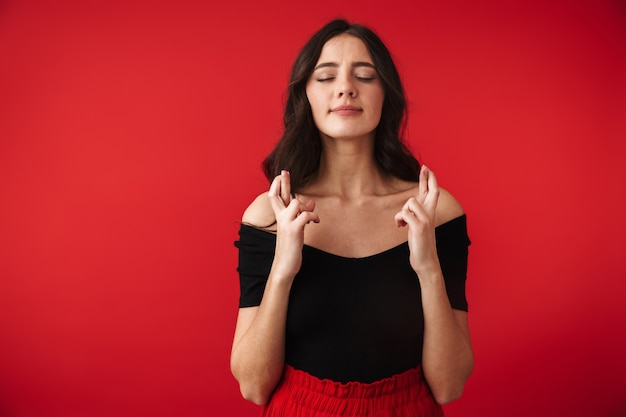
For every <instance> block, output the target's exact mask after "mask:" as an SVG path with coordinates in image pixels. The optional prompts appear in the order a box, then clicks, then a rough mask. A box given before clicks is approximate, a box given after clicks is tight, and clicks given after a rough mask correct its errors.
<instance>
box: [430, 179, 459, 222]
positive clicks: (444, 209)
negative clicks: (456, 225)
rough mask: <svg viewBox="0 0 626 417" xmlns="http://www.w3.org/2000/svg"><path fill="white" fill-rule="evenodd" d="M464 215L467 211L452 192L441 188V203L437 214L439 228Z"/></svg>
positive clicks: (438, 203) (436, 219)
mask: <svg viewBox="0 0 626 417" xmlns="http://www.w3.org/2000/svg"><path fill="white" fill-rule="evenodd" d="M463 213H465V211H464V210H463V206H461V203H459V201H458V200H457V199H456V198H454V196H453V195H452V194H450V192H448V191H447V190H445V189H443V188H441V187H439V201H438V202H437V213H436V214H435V223H436V224H437V226H439V225H441V224H444V223H446V222H449V221H450V220H452V219H456V218H457V217H459V216H461V215H463Z"/></svg>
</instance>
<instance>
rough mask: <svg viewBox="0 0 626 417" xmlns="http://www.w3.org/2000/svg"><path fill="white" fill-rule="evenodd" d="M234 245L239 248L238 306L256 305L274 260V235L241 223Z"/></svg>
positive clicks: (261, 295) (258, 302) (259, 301)
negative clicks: (237, 238)
mask: <svg viewBox="0 0 626 417" xmlns="http://www.w3.org/2000/svg"><path fill="white" fill-rule="evenodd" d="M235 246H236V247H237V248H238V249H239V265H238V266H237V272H239V285H240V295H239V307H240V308H241V307H253V306H258V305H259V304H261V299H262V298H263V292H264V291H265V284H266V283H267V277H268V276H269V273H270V269H271V267H272V262H273V261H274V249H275V247H276V235H274V234H273V233H271V232H268V231H265V230H261V229H257V228H255V227H252V226H248V225H246V224H242V225H241V228H240V229H239V240H237V241H235Z"/></svg>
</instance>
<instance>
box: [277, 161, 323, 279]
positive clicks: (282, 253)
mask: <svg viewBox="0 0 626 417" xmlns="http://www.w3.org/2000/svg"><path fill="white" fill-rule="evenodd" d="M268 198H269V200H270V204H271V205H272V209H273V210H274V216H275V217H276V227H277V231H276V250H275V254H274V263H273V265H272V269H273V270H274V272H275V273H276V274H277V275H275V276H276V277H280V278H281V279H285V280H293V278H294V277H295V275H296V274H297V273H298V271H299V270H300V266H301V265H302V247H303V246H304V227H305V226H306V225H307V224H309V222H315V223H319V221H320V219H319V217H318V215H317V213H315V212H314V211H313V210H314V209H315V202H314V201H313V200H308V201H307V202H306V203H302V202H301V201H300V200H298V199H297V198H292V197H291V180H290V176H289V171H285V170H283V171H282V172H281V173H280V175H278V176H277V177H276V178H274V181H272V185H271V186H270V190H269V193H268Z"/></svg>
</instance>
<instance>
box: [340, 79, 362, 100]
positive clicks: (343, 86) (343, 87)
mask: <svg viewBox="0 0 626 417" xmlns="http://www.w3.org/2000/svg"><path fill="white" fill-rule="evenodd" d="M345 95H347V96H348V97H350V98H355V97H356V96H357V90H356V85H355V84H354V81H353V80H352V79H351V78H350V77H342V79H341V80H340V82H339V84H338V86H337V96H338V97H339V98H341V97H343V96H345Z"/></svg>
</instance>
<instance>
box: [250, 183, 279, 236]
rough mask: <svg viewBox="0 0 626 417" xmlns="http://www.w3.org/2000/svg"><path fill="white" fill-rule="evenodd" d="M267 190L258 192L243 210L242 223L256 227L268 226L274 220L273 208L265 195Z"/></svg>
mask: <svg viewBox="0 0 626 417" xmlns="http://www.w3.org/2000/svg"><path fill="white" fill-rule="evenodd" d="M267 194H268V192H267V191H266V192H264V193H263V194H260V195H259V196H258V197H257V198H255V199H254V201H253V202H252V203H251V204H250V205H249V206H248V208H247V209H246V211H244V213H243V216H242V218H241V222H242V223H246V224H250V225H252V226H257V227H264V228H265V227H269V226H271V225H273V224H274V223H275V222H276V218H275V216H274V210H272V206H271V204H270V200H269V198H268V196H267Z"/></svg>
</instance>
